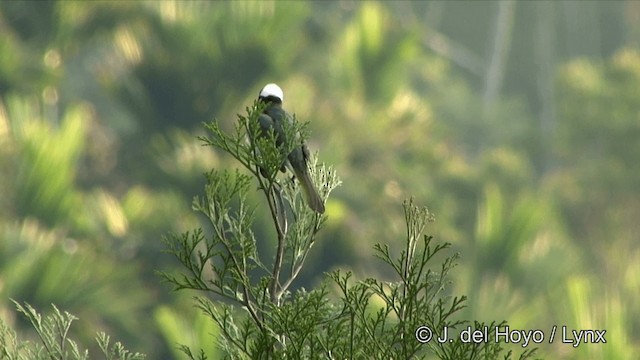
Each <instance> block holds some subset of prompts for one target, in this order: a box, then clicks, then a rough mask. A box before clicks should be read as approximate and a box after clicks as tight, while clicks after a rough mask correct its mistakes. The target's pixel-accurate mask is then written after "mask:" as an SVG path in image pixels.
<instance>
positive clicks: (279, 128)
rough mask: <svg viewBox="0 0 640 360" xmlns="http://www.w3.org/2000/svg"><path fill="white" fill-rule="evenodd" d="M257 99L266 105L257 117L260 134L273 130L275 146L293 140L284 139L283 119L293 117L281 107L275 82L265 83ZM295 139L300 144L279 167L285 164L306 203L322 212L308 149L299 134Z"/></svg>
mask: <svg viewBox="0 0 640 360" xmlns="http://www.w3.org/2000/svg"><path fill="white" fill-rule="evenodd" d="M258 99H259V100H260V101H262V102H264V103H265V104H266V107H265V108H264V110H263V111H262V113H261V114H260V116H259V117H258V121H259V122H260V130H261V136H268V134H269V133H270V132H271V131H273V132H274V134H275V138H276V146H278V147H281V146H283V144H285V143H286V141H287V140H288V141H295V139H286V134H285V131H284V130H283V124H284V122H285V121H287V122H288V124H292V123H293V121H294V119H293V117H292V116H291V115H289V114H288V113H287V112H286V111H285V110H284V109H283V108H282V101H283V100H284V93H283V92H282V89H281V88H280V87H279V86H278V85H276V84H267V85H265V86H264V87H263V88H262V90H261V91H260V95H259V96H258ZM295 136H296V138H297V139H300V140H299V141H300V146H297V145H296V146H295V147H294V148H293V151H291V153H289V155H288V156H287V160H286V161H285V163H284V164H283V166H282V168H281V169H280V170H281V171H282V172H284V171H285V166H286V167H287V168H289V169H290V170H291V171H292V172H293V174H294V175H295V177H296V179H298V181H299V182H300V186H302V189H303V190H304V194H305V197H306V199H307V204H309V207H310V208H311V209H312V210H314V211H315V212H317V213H319V214H322V213H324V203H323V202H322V199H321V198H320V195H318V191H317V190H316V188H315V186H314V185H313V182H312V181H311V176H309V168H308V164H307V162H308V159H309V149H308V148H307V145H306V144H304V142H302V139H301V138H300V135H299V134H296V135H295Z"/></svg>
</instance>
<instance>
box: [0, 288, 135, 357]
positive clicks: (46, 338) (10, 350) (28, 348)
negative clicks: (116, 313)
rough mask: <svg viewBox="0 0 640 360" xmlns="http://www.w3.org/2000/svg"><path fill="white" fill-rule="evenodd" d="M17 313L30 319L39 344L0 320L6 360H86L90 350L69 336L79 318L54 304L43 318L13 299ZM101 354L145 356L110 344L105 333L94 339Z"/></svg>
mask: <svg viewBox="0 0 640 360" xmlns="http://www.w3.org/2000/svg"><path fill="white" fill-rule="evenodd" d="M14 304H15V306H16V308H17V309H18V311H19V312H21V313H22V314H23V315H24V316H25V317H26V318H27V320H28V321H29V323H30V324H31V326H32V327H33V330H35V333H36V335H37V338H38V340H39V343H36V342H33V343H32V342H29V341H24V342H23V341H19V340H18V338H17V336H16V334H15V332H14V331H13V330H12V329H10V328H9V327H8V326H7V325H6V324H5V323H4V322H3V321H2V320H0V357H1V358H2V359H8V360H45V359H60V360H87V359H89V351H88V350H85V351H82V350H80V347H79V346H78V343H77V342H76V341H74V340H72V339H71V338H70V337H69V334H70V333H69V329H70V328H71V323H72V322H73V321H75V320H78V318H76V317H75V316H73V315H71V314H70V313H68V312H66V311H65V312H64V313H62V312H60V310H58V308H57V307H56V306H55V305H53V313H52V314H50V315H47V316H45V317H44V318H43V317H42V315H41V314H39V313H38V312H37V311H36V310H35V309H34V308H33V307H31V305H29V304H27V303H25V304H24V305H22V304H19V303H17V302H15V301H14ZM95 340H96V342H97V343H98V347H99V348H100V350H101V351H102V356H103V358H104V359H106V360H141V359H144V358H145V356H144V355H142V354H140V353H132V352H130V351H129V350H127V349H125V348H124V346H123V345H122V344H121V343H120V342H116V343H114V344H111V343H110V338H109V336H108V335H106V334H105V333H102V332H100V333H98V335H97V336H96V338H95Z"/></svg>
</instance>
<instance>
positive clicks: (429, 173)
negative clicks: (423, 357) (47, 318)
mask: <svg viewBox="0 0 640 360" xmlns="http://www.w3.org/2000/svg"><path fill="white" fill-rule="evenodd" d="M639 45H640V2H636V1H618V2H578V1H559V2H495V1H491V2H490V1H486V2H475V1H469V2H465V1H455V2H444V1H443V2H441V1H429V2H427V1H425V2H417V1H412V2H408V1H407V2H404V1H397V2H372V1H371V2H347V1H332V2H325V1H319V2H301V1H300V2H290V1H256V2H248V1H230V2H204V1H169V0H167V1H157V2H156V1H135V2H134V1H104V2H101V1H91V2H82V1H46V2H43V1H38V2H36V1H20V2H18V1H4V2H0V172H1V174H2V177H1V178H0V193H1V194H2V195H1V196H0V316H1V317H2V319H4V320H5V321H7V322H9V323H10V324H12V325H13V326H14V327H16V328H18V329H20V328H25V327H26V322H25V321H24V320H22V319H21V318H20V317H19V316H17V315H16V314H15V311H14V309H13V306H12V304H11V303H10V301H9V299H10V298H13V299H15V300H16V301H20V302H22V301H28V302H29V303H30V304H32V305H34V306H35V307H36V308H37V309H40V310H48V309H49V308H50V305H49V304H51V303H55V304H56V306H58V307H59V308H61V309H64V310H67V311H69V312H71V313H73V314H75V315H77V316H78V317H79V318H80V321H78V322H77V324H76V326H77V328H76V329H75V331H76V333H77V336H78V337H80V338H82V337H84V338H85V339H92V338H93V336H94V334H95V332H96V331H100V330H103V331H106V332H108V333H110V334H111V335H112V337H113V338H114V339H118V340H120V341H122V342H123V343H124V344H125V346H127V347H128V348H130V349H132V350H134V351H141V352H145V353H147V354H148V355H149V358H151V359H160V358H174V357H178V356H179V355H177V347H176V344H177V343H183V344H187V345H189V346H191V345H193V344H198V346H206V347H209V348H210V347H211V344H210V343H211V340H210V338H209V334H211V333H213V332H215V329H214V328H213V326H212V325H211V324H210V323H208V322H206V321H202V319H199V318H198V315H197V314H196V311H195V310H194V309H193V308H192V307H191V305H190V300H189V294H175V293H171V292H170V289H169V288H168V286H166V285H164V284H162V283H161V282H160V279H159V277H158V276H157V275H156V274H155V273H154V271H156V270H160V269H162V270H167V271H170V269H172V268H174V267H176V266H177V264H176V263H175V261H173V259H172V258H171V257H170V256H169V255H167V254H165V253H163V248H164V246H163V244H162V242H161V238H162V236H163V234H166V233H167V232H168V231H176V232H177V231H183V230H185V229H189V228H193V227H194V226H198V221H199V219H197V218H196V217H195V216H194V214H193V213H192V212H191V210H190V201H191V198H192V197H193V196H194V195H196V194H201V193H202V185H203V184H204V177H203V176H202V173H203V172H205V171H207V170H208V169H210V168H212V167H216V168H218V167H235V166H237V164H235V163H234V162H233V161H232V160H231V159H229V158H226V157H224V156H222V155H221V154H217V153H213V152H211V149H209V148H205V147H202V146H201V144H200V143H199V142H198V141H197V140H196V139H195V137H196V136H197V135H199V134H201V133H202V131H203V127H202V125H201V124H202V122H207V121H212V120H214V119H216V121H218V122H220V123H221V124H222V126H228V127H229V128H230V127H231V126H232V124H233V121H234V119H235V114H237V113H243V112H244V109H245V107H246V106H248V105H250V104H251V102H252V101H253V99H254V98H255V97H256V96H257V93H258V91H259V90H260V88H261V87H262V85H264V84H265V83H267V82H277V83H278V84H279V85H280V86H281V87H282V88H283V89H284V91H285V107H286V108H287V109H288V110H289V111H291V112H294V113H296V114H297V116H298V117H299V118H301V119H304V120H309V121H310V122H311V129H312V136H311V140H310V143H309V146H310V148H311V149H312V151H314V150H320V154H319V156H320V161H323V162H326V163H329V164H331V165H333V166H335V168H336V169H337V171H338V173H339V175H340V176H341V178H342V180H343V185H342V187H340V188H339V189H338V190H337V191H336V192H334V195H333V197H332V198H331V199H330V200H329V203H328V204H327V214H328V216H329V223H328V226H327V228H326V229H325V230H324V232H321V234H320V238H319V240H318V241H317V243H316V247H315V248H314V249H313V251H312V252H311V258H310V259H309V261H308V264H307V268H306V270H305V271H304V273H303V275H302V278H301V280H300V281H299V283H298V286H306V287H310V286H314V285H316V284H317V283H318V282H319V281H320V279H321V278H322V274H323V272H325V271H327V270H330V269H334V268H336V267H341V268H344V269H351V270H353V271H355V272H356V274H361V275H362V274H365V273H369V274H375V273H379V270H378V269H377V267H378V266H379V265H380V263H379V262H378V261H377V260H375V259H374V258H373V257H372V250H371V249H372V245H373V244H374V243H376V242H384V243H389V244H391V245H393V244H394V243H396V242H397V243H398V244H400V243H401V242H402V235H403V231H404V225H403V224H404V219H403V217H402V210H401V203H402V200H403V199H405V198H408V197H410V196H413V197H415V198H416V201H417V202H418V203H422V204H426V205H427V206H429V207H430V209H431V210H432V212H434V213H435V214H436V217H437V221H436V223H435V224H434V226H433V227H432V228H431V232H433V235H435V236H436V238H438V239H439V240H441V241H448V242H451V243H453V245H454V248H455V249H456V250H457V251H459V252H460V253H461V256H462V257H461V262H460V266H459V267H458V268H457V269H456V270H455V271H454V278H452V279H451V280H452V283H453V287H452V289H451V291H452V294H456V295H461V294H466V295H468V296H469V307H468V308H467V309H466V310H465V316H466V317H467V318H468V319H471V320H474V319H475V320H479V321H490V320H502V319H505V320H507V321H509V323H510V325H511V326H512V328H518V329H542V330H543V331H545V332H546V333H547V334H548V332H549V330H550V329H551V326H553V325H559V326H561V325H567V326H569V327H570V328H575V329H606V330H607V335H606V339H607V344H606V345H603V344H591V345H584V346H580V347H578V348H577V349H576V348H573V347H571V346H570V345H568V344H562V343H560V341H556V342H555V343H554V344H552V345H549V344H543V345H542V346H541V352H540V355H542V356H544V357H547V358H552V359H586V358H588V359H637V358H638V354H640V307H638V306H637V304H638V303H639V302H640V241H639V240H640V238H639V236H640V235H638V234H640V221H638V220H639V219H640V161H638V160H639V159H640V49H639ZM260 200H261V199H260V198H258V197H257V195H256V198H255V199H254V201H260ZM269 230H270V228H268V223H267V221H266V220H265V221H264V222H263V225H262V227H261V228H258V229H256V232H257V233H263V232H264V233H266V232H268V231H269ZM263 251H274V249H273V246H272V244H270V243H265V244H264V249H263ZM388 275H389V274H379V276H381V277H383V278H384V277H385V276H388ZM634 304H635V305H634ZM91 341H92V340H88V341H87V343H90V342H91ZM212 351H213V350H212ZM214 358H215V357H214Z"/></svg>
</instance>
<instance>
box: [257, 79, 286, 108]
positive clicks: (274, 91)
mask: <svg viewBox="0 0 640 360" xmlns="http://www.w3.org/2000/svg"><path fill="white" fill-rule="evenodd" d="M258 99H260V100H262V101H264V102H266V103H270V102H272V103H277V104H282V101H283V100H284V93H283V92H282V89H280V86H278V85H276V84H274V83H271V84H267V85H265V86H264V87H263V88H262V90H260V95H259V96H258Z"/></svg>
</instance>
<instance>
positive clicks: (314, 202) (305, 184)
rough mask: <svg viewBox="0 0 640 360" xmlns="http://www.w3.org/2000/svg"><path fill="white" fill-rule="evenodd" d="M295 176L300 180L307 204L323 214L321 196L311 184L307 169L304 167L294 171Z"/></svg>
mask: <svg viewBox="0 0 640 360" xmlns="http://www.w3.org/2000/svg"><path fill="white" fill-rule="evenodd" d="M295 174H296V178H297V179H298V181H299V182H300V186H302V189H303V190H304V195H305V197H306V198H307V204H309V207H310V208H311V210H313V211H315V212H317V213H318V214H324V202H322V198H321V197H320V195H319V194H318V191H317V190H316V188H315V186H313V181H311V177H310V176H309V171H308V170H307V169H304V170H302V171H297V170H296V171H295Z"/></svg>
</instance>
